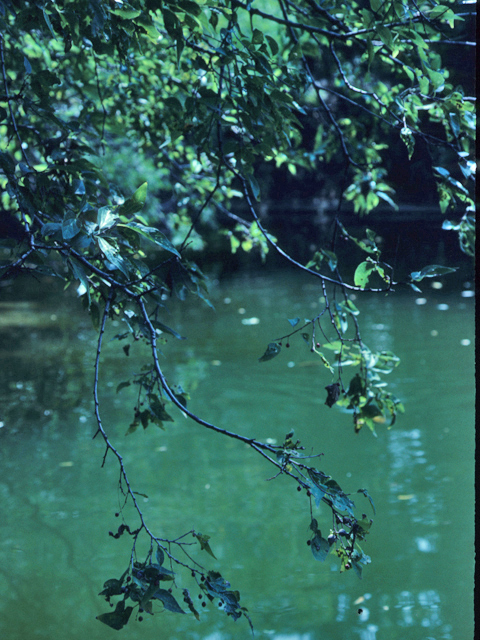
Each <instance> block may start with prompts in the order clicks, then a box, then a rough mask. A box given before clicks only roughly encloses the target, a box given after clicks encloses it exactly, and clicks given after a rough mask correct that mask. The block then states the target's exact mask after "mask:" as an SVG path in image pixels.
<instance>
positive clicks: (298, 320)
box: [288, 318, 300, 327]
mask: <svg viewBox="0 0 480 640" xmlns="http://www.w3.org/2000/svg"><path fill="white" fill-rule="evenodd" d="M288 321H289V323H290V324H291V325H292V327H296V326H297V324H298V323H299V322H300V318H294V319H293V320H290V319H289V320H288Z"/></svg>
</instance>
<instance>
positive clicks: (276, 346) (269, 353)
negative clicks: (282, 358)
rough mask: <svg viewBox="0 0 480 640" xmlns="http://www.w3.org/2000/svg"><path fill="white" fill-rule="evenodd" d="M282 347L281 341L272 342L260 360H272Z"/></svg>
mask: <svg viewBox="0 0 480 640" xmlns="http://www.w3.org/2000/svg"><path fill="white" fill-rule="evenodd" d="M281 349H282V346H281V344H280V343H279V342H270V344H269V345H268V347H267V350H266V351H265V353H264V354H263V356H262V357H261V358H259V359H258V361H259V362H266V361H267V360H271V359H272V358H275V356H278V354H279V353H280V351H281Z"/></svg>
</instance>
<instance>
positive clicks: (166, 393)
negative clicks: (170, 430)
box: [0, 0, 475, 629]
mask: <svg viewBox="0 0 480 640" xmlns="http://www.w3.org/2000/svg"><path fill="white" fill-rule="evenodd" d="M463 7H464V5H463V4H462V3H458V2H455V1H454V2H451V1H450V0H445V1H444V2H442V3H439V2H436V1H435V0H421V1H420V2H413V1H404V0H383V1H382V0H369V1H368V2H367V1H366V0H365V1H364V0H358V1H357V0H354V1H353V2H349V3H344V2H342V0H329V1H327V2H324V3H318V2H316V0H298V1H297V2H293V1H291V0H271V1H263V2H262V1H257V2H255V1H248V0H246V1H245V2H242V1H239V0H231V1H230V0H212V1H209V0H163V1H162V0H131V1H130V2H129V3H128V2H123V1H122V0H75V1H73V0H63V1H62V0H58V1H55V0H30V1H27V0H20V1H17V2H12V1H11V0H3V1H2V2H0V64H1V83H2V89H0V131H1V148H0V171H1V173H0V184H1V186H2V211H1V213H0V217H1V222H0V224H1V230H2V233H3V236H4V237H3V239H2V245H1V250H2V263H1V266H0V276H1V277H2V278H4V279H12V278H14V277H15V276H17V275H18V274H30V275H32V276H35V277H39V276H40V275H48V276H55V277H59V278H62V279H63V280H65V283H66V284H67V285H68V284H70V283H76V286H77V287H78V292H79V295H81V297H82V300H83V303H84V305H85V307H86V308H87V309H88V310H89V312H90V314H91V316H92V320H93V322H94V325H95V326H96V327H97V328H98V335H99V338H98V349H97V357H96V362H95V378H94V398H95V417H96V421H97V429H96V433H95V436H100V437H101V438H103V440H104V443H105V456H104V459H103V463H105V461H106V458H107V454H108V453H109V452H110V453H111V454H113V455H114V456H115V457H116V459H117V461H118V464H119V465H120V481H119V492H120V493H121V495H122V496H123V497H124V504H127V502H129V503H131V504H133V505H134V507H135V509H136V511H137V514H138V518H139V520H138V526H136V528H135V527H134V526H133V525H129V524H127V523H126V522H123V523H122V524H121V525H120V527H119V528H118V531H117V532H115V533H113V532H112V536H113V537H114V538H118V537H120V536H121V535H124V534H125V533H126V534H127V535H130V536H131V537H132V552H131V557H130V559H129V560H128V559H126V562H125V564H126V565H127V568H126V570H125V572H124V574H123V575H122V577H121V578H120V579H110V580H108V581H107V582H106V583H105V585H104V588H103V591H102V592H101V593H102V595H103V596H105V597H106V598H107V600H109V601H110V599H111V598H112V597H116V596H120V597H121V598H120V600H119V601H118V602H117V605H116V607H115V609H114V610H112V611H111V612H109V613H105V614H103V615H102V616H100V617H99V619H100V620H101V621H102V622H104V623H106V624H107V625H109V626H110V627H112V628H114V629H120V628H122V627H123V626H124V625H125V624H126V623H127V622H128V620H129V618H130V616H131V614H132V612H133V611H134V610H135V609H136V610H137V613H136V615H137V617H138V614H139V612H140V613H141V611H142V610H143V611H145V612H147V613H150V614H152V613H154V608H153V604H154V601H155V600H158V601H159V602H160V603H161V604H162V605H163V608H164V609H166V610H168V611H170V612H173V613H185V611H184V610H183V609H182V607H181V606H180V605H179V604H178V602H177V600H176V598H175V596H174V595H173V593H174V590H175V593H177V592H178V593H181V594H182V596H183V601H184V603H185V606H186V608H188V609H189V610H190V611H191V612H192V613H193V615H194V616H195V617H197V618H198V616H199V613H198V611H197V610H196V608H195V605H194V604H193V600H192V598H191V596H190V593H189V590H188V589H187V588H186V587H184V586H183V584H184V583H185V582H186V581H187V579H188V577H189V576H190V574H191V580H192V583H193V585H194V587H195V588H196V589H199V590H200V595H203V596H204V597H206V598H207V599H209V600H213V599H218V600H219V601H220V602H221V603H223V610H224V611H225V612H226V613H227V615H230V616H232V617H233V618H234V619H237V618H239V617H240V616H242V615H244V616H246V617H247V618H248V614H247V611H246V609H245V608H244V607H242V606H241V605H240V603H239V600H240V595H239V593H238V592H237V591H233V590H231V589H230V585H229V583H228V582H227V581H226V580H225V579H224V578H223V577H222V575H221V574H220V573H219V572H218V571H208V570H206V569H204V567H203V566H201V565H200V564H199V563H198V561H197V560H193V558H192V557H191V550H190V549H191V547H190V544H191V542H192V540H193V542H195V543H198V545H199V549H200V550H201V551H205V552H206V553H207V554H210V556H213V557H215V556H214V553H213V551H212V549H211V547H210V544H209V536H207V535H203V534H200V533H198V532H196V531H194V530H192V531H190V532H188V533H186V534H183V535H180V536H179V537H178V538H176V539H175V540H167V539H164V538H162V537H161V536H160V535H158V534H156V533H154V532H153V531H151V530H150V528H149V526H148V523H147V522H146V520H145V518H144V515H143V513H142V511H141V507H140V505H139V504H138V501H137V496H138V493H137V492H136V490H134V488H133V487H132V486H131V484H130V481H129V477H128V474H127V470H126V468H125V466H124V462H123V458H122V456H121V454H120V452H119V450H118V447H117V446H116V445H115V444H114V443H113V442H112V440H111V438H110V436H109V429H108V425H105V424H104V423H103V422H102V418H101V413H100V396H101V389H100V382H99V380H100V378H99V372H100V368H101V366H100V365H101V351H102V340H103V337H104V333H105V329H106V326H107V324H108V323H109V322H110V321H111V320H112V319H116V318H121V319H122V320H123V321H124V322H125V331H124V332H123V333H120V334H117V336H116V338H117V339H118V340H119V341H120V342H121V344H122V346H123V350H124V352H125V353H126V355H128V352H129V349H130V346H131V345H133V344H134V343H135V342H138V341H143V342H145V343H146V344H147V345H148V346H149V348H150V361H149V362H147V363H146V365H145V368H144V370H143V372H142V373H141V374H139V375H137V376H135V377H134V378H133V379H132V380H126V381H117V384H118V387H117V390H118V392H121V390H122V389H123V388H124V387H126V386H129V385H131V384H134V385H137V388H138V401H137V403H136V406H135V407H134V409H133V418H132V422H131V425H130V428H129V430H128V433H133V432H134V431H135V430H136V429H137V428H139V427H140V426H141V427H143V428H144V429H145V428H147V427H148V425H149V424H154V425H156V426H158V427H160V428H164V423H165V422H168V421H171V420H173V416H172V415H171V414H172V413H173V412H174V410H175V408H176V409H178V410H180V411H181V412H183V414H185V415H187V416H189V417H190V418H191V419H192V420H193V421H195V422H196V423H198V424H199V425H201V426H203V427H206V428H208V429H211V430H213V431H215V432H216V433H218V434H222V435H224V436H227V437H230V438H234V439H236V440H238V441H240V442H243V443H246V444H247V445H248V446H249V447H250V448H252V449H254V450H255V451H256V452H257V453H259V454H260V455H261V456H263V457H264V458H265V460H266V461H268V462H269V463H270V464H272V465H273V466H274V467H275V468H276V471H275V473H276V474H277V475H280V474H286V475H288V476H290V477H291V478H292V480H293V481H294V482H296V483H297V484H298V488H299V490H305V492H306V493H307V496H308V498H309V501H308V502H309V507H308V510H309V521H310V530H311V538H310V540H309V543H310V547H311V550H312V552H313V556H314V558H316V559H317V560H320V561H323V560H325V559H326V557H327V554H328V553H329V551H330V550H331V549H333V550H334V552H335V553H336V555H337V556H338V558H339V559H340V562H341V567H342V570H344V569H345V570H348V569H350V568H353V569H354V570H356V572H357V573H358V575H359V576H361V572H362V566H363V565H365V564H367V563H368V562H369V561H370V559H369V557H368V556H367V555H366V554H365V553H364V552H363V550H362V548H361V547H360V545H359V542H362V541H363V539H364V538H365V536H366V535H367V533H368V532H369V529H370V526H371V524H372V521H371V520H370V519H368V518H367V517H366V515H365V514H362V515H361V516H360V517H357V516H356V515H355V513H356V512H355V505H354V503H353V501H352V499H351V497H349V495H347V494H346V493H345V492H344V491H343V490H342V489H341V488H340V486H339V485H338V484H337V483H336V482H335V480H333V479H332V478H331V477H330V476H328V475H326V474H325V473H324V472H323V471H321V470H319V469H317V468H315V467H314V466H310V464H311V463H310V458H313V457H315V456H307V455H304V453H302V451H303V447H302V446H301V445H300V441H299V440H295V438H294V435H293V432H289V433H288V434H287V435H286V437H285V440H284V442H283V444H282V445H281V446H274V445H271V444H268V443H264V442H260V441H257V440H254V439H251V438H246V437H244V436H242V435H241V434H240V433H234V432H231V431H228V430H227V429H225V428H224V427H221V426H217V425H214V424H211V423H209V422H208V421H207V420H205V419H204V418H203V417H200V416H197V415H195V414H194V413H192V412H191V411H190V410H189V409H188V394H187V391H188V389H187V390H186V391H185V390H183V389H182V387H181V386H180V385H181V381H167V379H166V378H165V376H164V373H163V371H162V368H161V366H160V362H159V359H158V346H159V344H164V342H165V337H166V336H173V337H175V338H176V339H182V336H180V335H179V333H178V332H177V331H176V330H175V328H172V327H169V326H167V325H166V324H165V323H164V316H165V313H164V310H165V308H166V306H167V305H168V299H169V297H170V296H172V295H175V296H177V297H179V298H180V299H183V298H184V297H185V296H186V295H187V293H193V294H195V295H198V296H199V298H200V299H201V300H200V302H201V303H206V304H209V301H208V290H207V283H206V279H205V277H204V275H203V273H202V271H201V269H200V268H199V267H198V265H197V263H196V262H195V261H194V260H197V262H198V259H197V258H196V257H195V254H197V256H201V251H202V249H204V248H205V246H206V244H207V243H209V242H212V241H218V242H221V241H222V240H223V241H224V242H225V241H228V243H229V246H230V248H231V250H232V251H234V252H235V251H237V250H238V249H239V248H241V249H243V250H245V251H250V250H252V249H259V250H260V252H261V254H262V256H263V257H265V256H266V255H267V252H268V249H269V247H273V248H274V250H276V251H278V252H279V253H280V254H281V255H282V256H283V258H284V259H285V260H286V262H287V263H289V264H290V265H292V266H294V267H295V268H297V269H300V270H302V271H303V272H304V273H305V275H306V276H308V277H312V278H315V279H316V280H317V281H318V284H319V288H320V292H321V295H322V298H321V299H322V301H323V302H322V303H321V305H320V308H318V310H317V311H316V312H315V314H314V317H312V318H307V319H300V318H292V319H288V322H289V323H290V329H289V331H288V333H286V334H285V335H284V336H280V337H278V338H272V342H271V343H270V344H269V345H268V346H266V350H265V353H264V354H263V355H261V354H259V355H260V358H259V360H260V362H264V361H268V360H270V359H272V358H274V357H275V356H276V355H277V354H278V353H279V352H280V350H281V348H282V346H283V344H284V343H286V344H288V343H289V341H290V340H291V339H292V337H293V336H298V337H300V338H301V339H303V340H305V341H306V342H307V344H308V345H309V347H310V350H311V352H312V358H313V357H316V358H320V359H321V361H322V362H323V364H324V365H325V368H326V375H328V380H327V382H329V384H327V385H326V405H327V407H330V408H331V407H333V406H334V405H343V406H344V407H346V408H347V409H348V411H349V412H350V413H351V414H352V416H353V421H354V428H355V431H356V432H358V431H359V430H360V429H361V428H362V426H364V425H365V426H367V427H368V428H370V429H371V430H372V432H375V427H376V426H377V425H381V424H386V423H388V424H390V425H392V424H393V423H394V421H395V419H396V416H397V414H398V412H401V411H403V406H402V404H401V402H400V400H399V399H397V398H396V397H394V396H393V394H392V393H391V392H390V391H389V390H388V385H387V384H386V382H385V380H384V376H385V375H386V374H388V373H390V372H391V371H393V369H394V368H395V367H396V366H397V365H398V363H399V359H398V357H397V356H396V355H395V354H393V353H391V352H384V351H378V350H376V349H375V348H374V345H372V347H368V346H367V345H366V344H365V343H364V341H363V340H362V337H361V333H360V326H359V313H360V310H359V308H358V307H357V306H356V304H355V303H354V302H353V300H352V299H351V297H350V293H351V292H355V293H356V295H357V297H358V296H359V294H360V293H361V292H363V291H370V292H393V290H394V289H395V288H396V287H397V288H398V287H402V286H407V287H412V288H413V289H415V290H419V289H418V283H420V282H421V281H422V280H423V279H424V278H428V277H437V276H441V275H443V274H445V273H448V272H450V271H453V270H454V267H451V266H439V265H412V272H411V274H410V277H409V278H408V279H407V281H405V282H396V279H395V273H394V269H393V268H392V266H391V265H389V264H386V263H385V262H384V261H383V260H382V255H381V249H380V247H379V243H378V240H377V235H376V233H375V231H373V230H370V229H367V231H366V234H365V237H355V235H353V234H352V232H350V231H349V230H348V229H346V228H345V226H344V225H343V224H342V222H341V216H340V215H338V216H337V218H336V219H335V220H334V221H333V223H332V236H331V241H330V242H329V243H328V246H327V245H326V246H319V247H317V249H316V250H315V251H313V252H312V256H311V260H310V261H309V262H308V263H307V264H306V265H305V264H301V263H300V262H299V261H298V260H296V259H295V257H294V256H290V255H288V254H287V253H285V251H284V250H283V249H282V248H281V247H280V246H279V244H278V243H277V241H276V239H275V238H274V237H273V236H272V235H270V234H269V233H268V230H267V229H266V228H265V226H264V224H263V223H262V220H261V218H260V217H259V213H258V206H257V205H258V202H259V201H260V199H261V183H260V182H259V180H258V172H259V170H260V169H261V167H262V166H264V165H265V164H266V163H270V164H271V165H273V166H275V167H276V168H278V167H282V166H287V168H288V171H289V172H290V173H291V174H292V175H295V174H296V173H297V171H298V170H299V169H300V168H301V169H302V171H319V169H320V168H321V167H325V166H326V165H329V166H333V167H335V168H336V171H337V172H338V180H337V182H338V186H339V190H340V192H341V194H342V196H343V200H344V201H345V202H346V203H347V205H348V204H350V205H351V206H352V207H353V209H354V211H355V212H357V213H358V214H359V215H364V214H368V213H369V212H370V211H371V210H373V209H374V208H375V207H376V206H377V205H378V204H379V203H386V204H387V205H389V206H391V207H392V208H395V207H396V206H397V205H396V202H395V193H394V191H393V189H392V187H391V185H390V183H389V179H388V174H387V170H386V160H387V158H388V143H387V142H388V140H392V139H393V137H395V138H397V139H400V140H401V141H403V143H404V145H405V148H406V150H407V155H408V158H409V159H411V158H412V156H413V154H414V152H415V147H416V144H418V143H419V142H420V141H421V142H422V144H423V145H424V146H426V148H427V149H428V152H429V154H430V157H431V160H432V166H433V172H434V176H435V179H436V182H437V186H438V196H439V207H440V210H441V212H442V213H444V214H449V215H448V218H449V219H445V223H444V226H445V228H449V229H452V230H456V231H457V232H458V234H459V238H460V243H461V246H462V248H463V250H464V251H465V252H467V253H470V254H472V253H473V243H474V217H473V203H472V200H471V190H472V182H473V167H474V163H473V158H472V152H473V148H472V147H473V136H474V126H475V125H474V104H473V99H472V98H471V97H469V96H465V95H464V91H463V89H462V87H461V86H459V85H457V83H456V81H455V77H454V70H452V69H447V68H445V67H444V66H443V64H442V58H441V54H442V52H443V51H444V50H445V47H446V48H448V47H452V46H454V47H459V48H460V49H461V48H462V47H468V46H469V45H470V44H471V43H468V42H464V41H463V40H464V37H463V25H464V24H465V19H467V20H468V18H469V15H468V14H467V13H466V12H463V13H462V8H463ZM306 123H308V127H306V126H305V124H306ZM306 130H308V131H310V132H311V131H312V130H314V135H313V136H310V137H309V138H308V139H307V137H306V135H305V131H306ZM147 183H148V188H147ZM233 199H242V200H243V209H242V210H243V211H244V214H245V216H244V217H240V216H239V215H238V212H237V213H233V212H232V210H231V203H232V200H233ZM340 200H341V198H340ZM450 218H452V219H450ZM212 238H214V240H212ZM340 244H347V245H348V246H349V247H351V250H352V251H353V252H354V251H357V252H358V256H359V257H358V263H357V266H356V268H355V270H354V273H353V274H351V275H349V274H347V275H345V273H343V270H342V264H341V261H339V258H338V255H337V253H338V252H337V247H338V246H339V245H340ZM413 269H415V270H413ZM357 304H358V303H357ZM261 366H273V365H261ZM350 370H352V373H351V374H350V375H348V374H347V372H348V371H350ZM325 411H328V408H326V409H325ZM288 429H289V426H287V427H286V428H285V431H287V430H288ZM359 492H360V493H362V494H364V495H365V496H366V497H367V498H368V499H369V500H370V502H372V501H371V498H370V496H369V494H368V492H367V491H366V490H365V489H360V490H359ZM320 502H323V503H324V504H326V505H327V506H328V507H329V508H330V509H331V512H332V520H331V522H330V526H329V527H328V529H329V533H328V534H324V535H322V533H321V530H320V528H319V525H318V522H317V520H316V518H315V517H314V516H313V508H314V505H315V504H316V506H317V507H318V505H319V504H320ZM372 507H373V502H372ZM322 528H323V527H322ZM142 536H143V537H142ZM144 538H145V539H146V541H147V544H146V548H147V551H146V553H144V554H143V556H142V555H141V550H140V546H141V544H140V542H139V540H142V544H144ZM175 550H176V551H175ZM179 556H180V557H179ZM165 563H167V564H168V567H169V568H167V567H166V566H165ZM181 571H184V572H185V576H184V577H183V578H182V579H181V578H180V576H179V573H180V572H181ZM164 581H167V582H168V583H169V584H172V585H173V586H172V588H170V589H163V588H161V587H160V583H161V582H164ZM177 597H178V594H177ZM129 600H130V601H131V604H129V605H127V601H129Z"/></svg>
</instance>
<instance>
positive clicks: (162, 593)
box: [152, 589, 185, 613]
mask: <svg viewBox="0 0 480 640" xmlns="http://www.w3.org/2000/svg"><path fill="white" fill-rule="evenodd" d="M152 597H153V598H156V599H157V600H160V601H161V602H162V603H163V606H164V607H165V609H167V610H168V611H171V612H172V613H185V611H183V609H181V608H180V605H179V604H178V602H177V601H176V600H175V598H174V597H173V596H172V594H171V593H170V592H169V591H167V590H166V589H157V590H156V591H155V593H154V594H153V596H152Z"/></svg>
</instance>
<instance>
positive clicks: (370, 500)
mask: <svg viewBox="0 0 480 640" xmlns="http://www.w3.org/2000/svg"><path fill="white" fill-rule="evenodd" d="M357 493H363V495H364V496H365V497H366V498H368V501H369V502H370V504H371V505H372V509H373V513H375V505H374V504H373V500H372V496H371V495H370V494H369V493H368V491H367V490H366V489H359V490H358V491H357Z"/></svg>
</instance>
